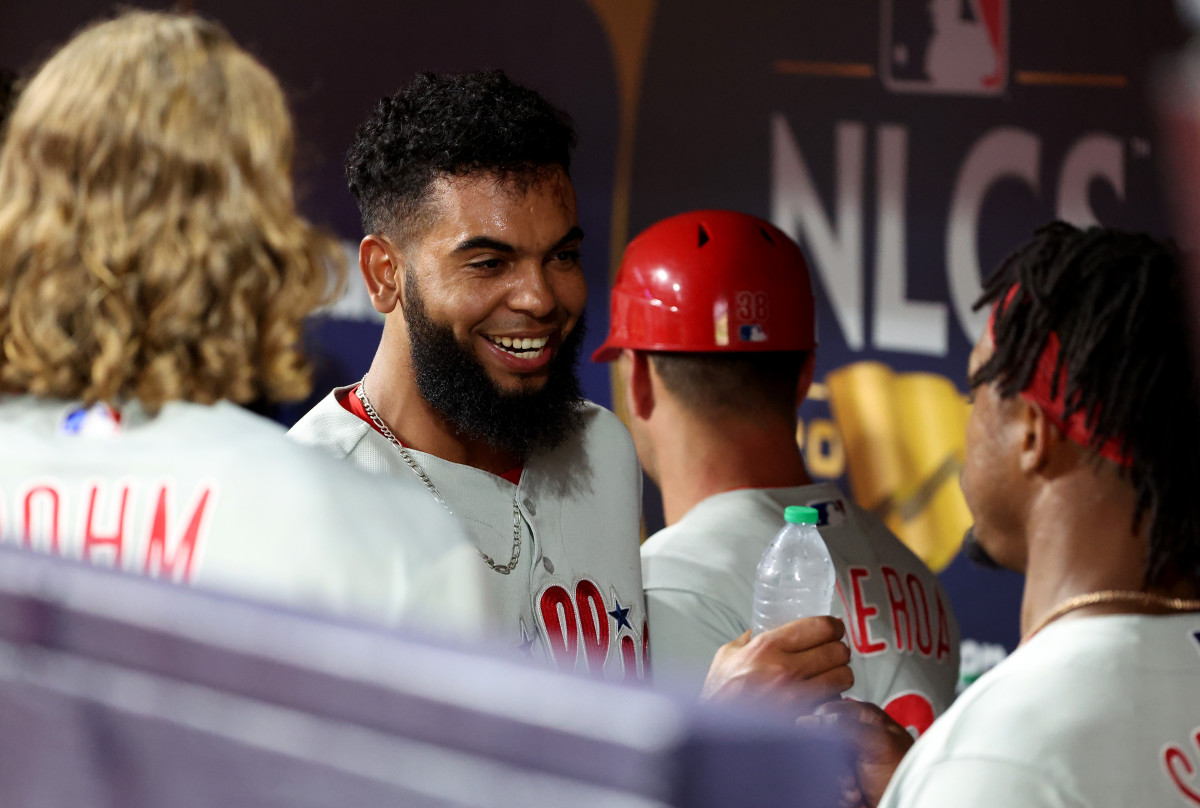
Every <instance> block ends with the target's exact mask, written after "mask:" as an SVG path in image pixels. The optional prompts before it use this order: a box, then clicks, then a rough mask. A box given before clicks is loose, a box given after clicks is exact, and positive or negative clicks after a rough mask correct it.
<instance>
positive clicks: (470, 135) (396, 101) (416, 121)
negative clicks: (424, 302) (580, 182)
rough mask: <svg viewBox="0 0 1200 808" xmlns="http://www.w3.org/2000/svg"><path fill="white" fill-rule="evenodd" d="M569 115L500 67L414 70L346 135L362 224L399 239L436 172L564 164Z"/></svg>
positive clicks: (514, 175) (406, 234)
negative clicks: (407, 81)
mask: <svg viewBox="0 0 1200 808" xmlns="http://www.w3.org/2000/svg"><path fill="white" fill-rule="evenodd" d="M574 146H575V130H574V128H573V126H572V124H571V119H570V117H569V116H568V115H567V114H566V113H565V112H563V111H562V110H559V109H557V108H555V107H554V106H553V105H551V104H550V102H549V101H547V100H546V99H545V98H543V97H542V96H540V95H538V94H537V93H536V92H534V91H533V90H531V89H529V88H528V87H523V86H521V85H520V84H517V83H516V82H514V81H513V80H512V79H510V78H509V77H508V76H507V75H505V74H504V72H503V71H501V70H486V71H479V72H475V73H462V74H438V73H420V74H418V75H417V76H416V78H414V79H413V80H412V82H411V83H410V84H409V85H408V86H407V87H403V88H401V89H400V90H398V91H397V92H396V93H395V94H394V95H392V96H389V97H387V98H384V99H382V100H381V101H380V102H379V103H378V104H377V105H376V107H375V110H374V112H372V113H371V116H370V117H369V118H367V120H366V121H364V122H363V124H362V125H361V126H359V127H358V130H357V131H356V132H355V134H354V143H353V144H352V145H351V146H350V151H349V152H348V153H347V155H346V179H347V181H348V183H349V186H350V193H352V194H354V198H355V200H357V202H358V208H359V211H360V212H361V213H362V222H363V230H364V231H365V232H367V233H381V232H386V233H388V234H389V235H390V236H392V237H394V238H396V239H398V240H399V241H400V243H403V242H404V241H406V240H407V239H408V238H410V237H411V236H412V235H413V234H414V232H416V228H417V226H418V225H419V224H420V223H421V213H422V211H423V203H424V202H425V200H426V197H427V196H428V193H429V187H430V185H431V184H432V183H433V181H434V180H435V179H436V178H438V177H439V176H445V175H451V176H464V175H467V174H470V173H473V172H477V171H479V172H486V173H489V174H495V175H498V176H500V177H501V178H502V179H504V180H506V181H516V182H518V183H521V182H523V181H529V180H532V179H534V178H536V177H539V176H541V175H542V173H543V172H544V171H546V170H547V169H551V170H553V169H555V168H561V169H562V170H563V171H564V172H566V173H567V174H568V175H569V174H570V170H571V149H572V148H574Z"/></svg>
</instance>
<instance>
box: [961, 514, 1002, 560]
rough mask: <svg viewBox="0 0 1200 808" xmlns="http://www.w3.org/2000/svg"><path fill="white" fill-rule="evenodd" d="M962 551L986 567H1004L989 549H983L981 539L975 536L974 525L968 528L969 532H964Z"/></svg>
mask: <svg viewBox="0 0 1200 808" xmlns="http://www.w3.org/2000/svg"><path fill="white" fill-rule="evenodd" d="M962 551H963V552H964V553H966V555H967V558H968V559H970V560H971V561H972V562H973V563H975V564H978V565H979V566H981V567H983V568H984V569H989V570H999V569H1004V568H1003V567H1001V566H1000V564H999V563H998V562H997V561H996V559H994V558H992V556H991V555H990V554H989V553H988V551H987V550H985V549H983V545H982V544H980V543H979V539H977V538H976V537H975V526H974V525H972V526H971V527H969V528H967V532H966V533H964V534H963V540H962Z"/></svg>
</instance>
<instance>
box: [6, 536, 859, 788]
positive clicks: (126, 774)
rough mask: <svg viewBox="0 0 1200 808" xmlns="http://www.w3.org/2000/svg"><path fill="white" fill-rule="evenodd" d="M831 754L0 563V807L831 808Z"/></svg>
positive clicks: (645, 699) (93, 579) (268, 616)
mask: <svg viewBox="0 0 1200 808" xmlns="http://www.w3.org/2000/svg"><path fill="white" fill-rule="evenodd" d="M844 761H845V749H844V747H843V745H842V744H841V743H840V742H839V741H838V740H836V739H832V738H830V737H828V736H823V735H818V734H813V733H805V732H800V731H797V730H795V729H794V728H792V727H790V726H787V725H785V724H782V723H777V722H775V721H773V720H772V719H771V718H770V717H767V716H761V715H749V714H742V713H739V712H732V711H724V710H713V709H701V708H700V707H698V706H696V705H694V704H690V703H688V702H687V701H685V700H682V699H675V698H671V697H668V696H664V695H662V694H659V693H653V692H648V691H646V690H636V689H629V688H625V687H618V686H614V685H608V684H605V683H601V682H594V681H590V680H582V679H576V678H569V677H566V676H561V675H558V674H555V673H553V672H550V671H545V670H540V669H535V668H530V667H526V666H524V665H521V664H519V663H515V662H512V661H509V660H507V659H501V658H496V657H493V656H489V655H486V654H483V653H479V652H473V651H472V652H468V651H464V650H461V649H456V648H452V647H447V646H444V645H438V644H435V643H431V642H429V641H427V640H421V639H415V638H413V637H409V636H399V635H397V634H394V633H387V632H382V631H378V630H375V629H373V628H370V627H365V626H361V625H353V624H347V623H340V622H335V621H330V620H325V619H320V618H314V617H310V616H306V615H300V614H296V613H291V612H286V611H282V610H279V609H274V608H269V607H264V606H260V605H256V604H251V603H248V602H243V601H239V600H235V599H230V598H227V597H222V596H218V595H212V594H208V593H204V592H199V591H196V590H190V589H184V588H181V587H175V586H169V585H165V584H160V583H158V582H155V581H152V580H148V579H142V578H134V577H127V576H124V575H120V574H117V573H112V572H108V571H105V570H101V569H96V568H91V567H86V566H82V565H76V564H72V563H70V562H64V561H61V560H57V559H52V558H48V557H43V556H40V555H35V554H30V553H25V552H21V551H19V550H0V804H3V805H5V806H72V808H85V806H114V807H115V806H121V808H139V807H140V806H159V805H164V806H165V805H170V806H173V808H191V806H217V805H219V806H289V808H302V807H303V806H348V805H352V806H377V805H379V806H382V805H388V806H397V805H403V806H432V805H438V806H443V805H448V806H485V805H486V806H493V805H495V806H499V805H521V806H532V805H571V806H607V805H613V806H616V805H620V806H651V805H679V806H728V805H756V806H775V805H789V806H809V805H812V806H823V805H835V804H836V802H837V800H836V793H837V789H836V779H837V777H838V776H839V775H840V774H842V773H843V772H845V771H846V766H845V763H844Z"/></svg>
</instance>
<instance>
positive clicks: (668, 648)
mask: <svg viewBox="0 0 1200 808" xmlns="http://www.w3.org/2000/svg"><path fill="white" fill-rule="evenodd" d="M646 611H647V613H648V614H649V616H650V632H651V641H652V643H653V646H652V647H653V651H654V669H655V677H656V678H657V679H658V680H659V681H662V682H666V683H668V684H669V683H671V682H674V683H676V684H677V685H679V686H680V687H683V688H685V689H686V690H687V691H688V692H691V693H694V694H698V693H699V692H700V689H701V687H702V686H703V684H704V676H705V673H706V672H707V671H708V668H709V666H710V665H711V664H712V660H713V656H714V655H715V654H716V653H717V649H719V648H720V647H721V646H722V645H724V644H725V643H727V642H729V640H730V639H731V638H735V637H738V636H740V635H741V634H742V633H743V632H745V630H746V626H744V625H743V621H742V620H741V619H740V617H739V616H738V614H737V613H736V612H734V611H732V610H731V609H729V608H728V607H727V606H725V605H724V604H723V603H721V602H720V601H717V600H713V599H712V598H707V597H704V596H703V595H698V594H696V593H694V592H686V591H684V590H680V589H653V590H648V591H647V592H646Z"/></svg>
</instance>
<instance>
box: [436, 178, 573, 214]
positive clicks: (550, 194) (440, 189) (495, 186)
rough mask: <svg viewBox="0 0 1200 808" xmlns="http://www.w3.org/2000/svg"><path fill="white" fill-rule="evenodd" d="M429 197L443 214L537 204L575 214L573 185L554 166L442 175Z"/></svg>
mask: <svg viewBox="0 0 1200 808" xmlns="http://www.w3.org/2000/svg"><path fill="white" fill-rule="evenodd" d="M429 196H430V199H431V201H432V202H433V203H434V204H435V205H436V206H438V207H439V208H441V210H442V212H444V213H451V212H453V211H458V212H464V213H479V212H480V211H481V210H483V209H506V208H512V207H517V208H522V207H527V206H528V205H530V204H538V203H540V204H542V205H543V206H545V205H551V206H557V207H561V208H562V209H563V210H564V211H570V213H571V215H574V213H575V188H574V186H573V185H572V184H571V180H570V178H569V177H568V176H567V174H566V172H565V171H563V170H562V169H561V168H559V167H557V166H553V167H547V168H539V169H536V170H533V171H528V172H518V173H505V174H497V173H493V172H482V171H475V172H471V173H469V174H463V175H452V174H443V175H440V176H438V177H436V178H435V179H434V180H433V184H432V185H431V186H430V194H429Z"/></svg>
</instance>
